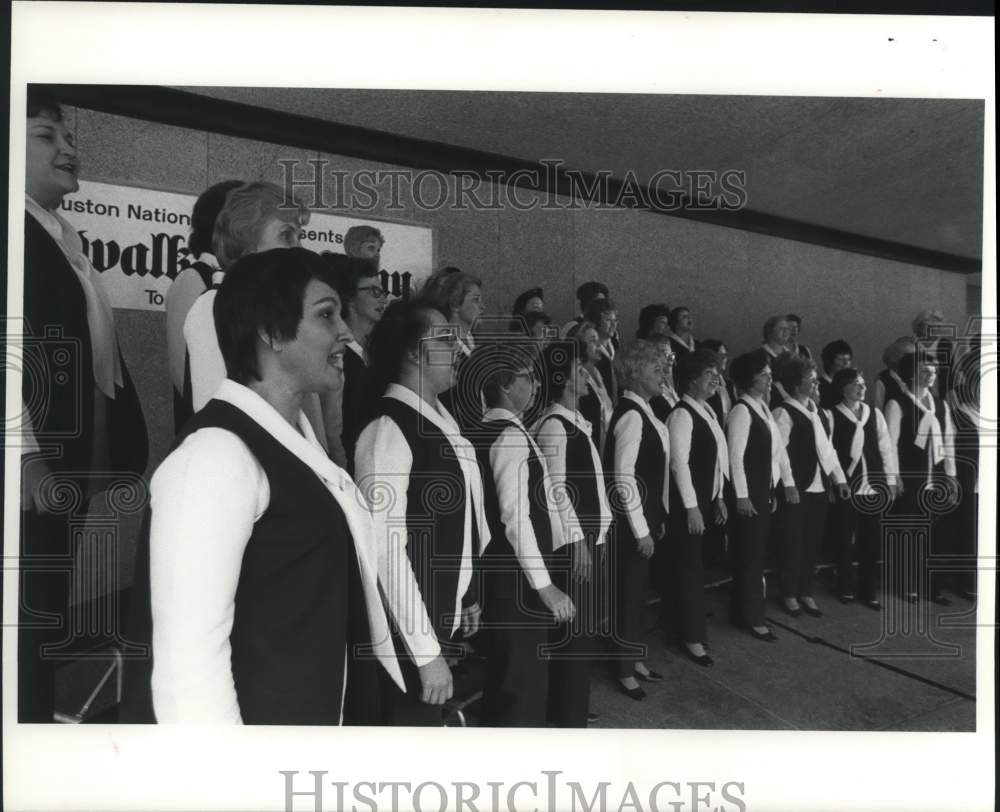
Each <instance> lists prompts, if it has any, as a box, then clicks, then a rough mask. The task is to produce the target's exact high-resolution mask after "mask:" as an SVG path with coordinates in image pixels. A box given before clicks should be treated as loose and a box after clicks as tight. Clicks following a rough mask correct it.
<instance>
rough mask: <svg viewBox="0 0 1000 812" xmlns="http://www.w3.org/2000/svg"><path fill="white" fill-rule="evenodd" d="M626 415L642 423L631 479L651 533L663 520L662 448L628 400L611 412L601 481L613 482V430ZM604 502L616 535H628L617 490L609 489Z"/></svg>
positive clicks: (636, 406)
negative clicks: (639, 419)
mask: <svg viewBox="0 0 1000 812" xmlns="http://www.w3.org/2000/svg"><path fill="white" fill-rule="evenodd" d="M628 412H635V413H636V414H638V415H639V417H640V418H641V419H642V438H641V439H640V441H639V454H638V456H637V457H636V459H635V478H636V484H637V486H638V487H639V498H640V499H641V500H642V515H643V516H644V517H645V519H646V524H647V525H648V526H649V531H650V532H651V533H655V532H656V530H657V528H659V526H660V525H661V524H663V520H664V519H665V518H666V510H665V509H664V507H663V488H664V486H665V485H666V483H665V482H664V477H665V476H666V472H665V470H664V462H665V460H664V454H663V444H662V443H661V442H660V435H659V433H658V432H657V430H656V427H655V426H654V425H653V423H652V422H651V421H650V419H649V418H648V417H647V416H646V413H645V411H643V409H642V408H641V407H640V406H639V404H637V403H636V402H635V401H633V400H632V399H631V398H626V397H623V398H622V399H621V400H620V401H618V406H616V407H615V412H614V414H613V415H612V416H611V423H610V425H609V426H608V439H607V443H606V444H605V446H604V477H605V480H606V482H607V483H608V485H609V486H611V485H613V483H614V481H615V426H617V425H618V421H619V420H621V418H622V417H623V416H624V415H626V414H627V413H628ZM608 495H609V499H608V501H609V502H610V504H611V512H612V514H613V515H614V517H615V519H616V523H617V525H618V528H619V532H624V533H629V534H631V532H632V530H631V525H629V522H628V516H627V515H626V511H625V505H624V503H623V502H622V499H621V496H622V495H621V494H619V493H618V489H617V488H614V487H611V488H610V493H609V494H608Z"/></svg>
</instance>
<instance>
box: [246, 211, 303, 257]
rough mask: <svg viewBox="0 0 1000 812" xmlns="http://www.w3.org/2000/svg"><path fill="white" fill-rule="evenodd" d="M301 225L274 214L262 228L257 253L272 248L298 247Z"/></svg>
mask: <svg viewBox="0 0 1000 812" xmlns="http://www.w3.org/2000/svg"><path fill="white" fill-rule="evenodd" d="M301 230H302V229H301V226H300V225H299V224H298V223H297V222H288V221H287V220H282V219H281V218H280V217H277V216H274V215H272V216H271V218H270V219H268V221H267V222H266V223H264V226H263V228H261V230H260V237H258V238H257V250H256V252H255V253H258V254H260V253H262V252H264V251H270V250H271V249H272V248H298V247H299V243H300V241H299V234H300V232H301Z"/></svg>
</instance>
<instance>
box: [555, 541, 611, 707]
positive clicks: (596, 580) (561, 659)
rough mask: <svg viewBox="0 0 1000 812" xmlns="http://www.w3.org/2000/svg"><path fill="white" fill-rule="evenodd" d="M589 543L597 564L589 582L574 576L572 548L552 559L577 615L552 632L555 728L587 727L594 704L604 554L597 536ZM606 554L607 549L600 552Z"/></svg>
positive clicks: (566, 548)
mask: <svg viewBox="0 0 1000 812" xmlns="http://www.w3.org/2000/svg"><path fill="white" fill-rule="evenodd" d="M580 543H581V544H587V545H588V550H589V552H590V554H591V560H592V562H593V566H592V569H591V577H590V579H589V580H588V581H584V582H580V581H577V580H575V579H574V578H573V577H572V572H571V569H570V567H571V559H570V555H569V547H563V548H562V549H561V550H559V551H557V552H556V553H555V554H554V555H553V556H552V560H551V561H549V575H550V577H551V578H552V581H553V583H554V584H555V585H556V586H558V587H559V588H560V589H561V590H563V591H564V592H565V593H566V594H567V595H569V596H570V598H571V599H572V601H573V605H574V606H575V607H576V615H575V616H574V618H573V621H572V622H571V623H568V624H567V623H561V624H559V625H558V626H556V627H555V628H554V629H552V630H551V631H550V633H549V645H548V646H547V648H546V652H547V654H548V658H549V694H548V716H547V718H548V722H549V724H550V725H552V726H553V727H586V726H587V709H588V707H589V704H590V668H591V661H592V660H593V658H594V656H595V654H597V653H598V649H597V642H598V640H599V637H600V633H601V629H602V628H603V625H604V617H603V611H602V608H601V600H600V587H601V583H602V569H603V567H602V559H603V554H602V555H598V554H597V552H596V551H595V548H594V544H593V539H591V540H590V541H584V542H580ZM600 552H601V553H603V550H601V551H600Z"/></svg>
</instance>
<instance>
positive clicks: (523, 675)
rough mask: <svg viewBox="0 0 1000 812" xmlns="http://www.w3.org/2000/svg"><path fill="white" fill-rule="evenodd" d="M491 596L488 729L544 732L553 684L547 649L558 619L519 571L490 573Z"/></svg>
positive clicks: (487, 608) (487, 612) (487, 610)
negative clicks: (524, 728) (546, 655)
mask: <svg viewBox="0 0 1000 812" xmlns="http://www.w3.org/2000/svg"><path fill="white" fill-rule="evenodd" d="M512 587H515V588H512ZM486 592H487V594H486V598H485V605H484V606H483V623H484V624H485V626H486V629H485V630H484V632H481V633H485V634H486V635H487V637H488V642H487V655H486V680H485V683H484V685H483V724H484V725H486V726H488V727H544V726H545V722H546V703H547V699H548V681H549V665H548V661H547V660H546V659H545V656H544V648H545V644H546V643H547V642H548V638H549V632H550V630H551V629H552V626H553V624H554V620H553V619H552V616H551V615H550V614H549V613H548V611H547V610H546V609H545V607H544V606H543V604H542V602H541V601H540V600H539V599H538V597H537V594H536V593H535V591H534V590H533V589H531V587H530V586H529V585H528V581H527V579H526V578H525V577H524V575H523V574H521V573H520V572H518V573H516V574H515V575H511V574H510V573H502V572H499V573H495V572H489V573H487V578H486Z"/></svg>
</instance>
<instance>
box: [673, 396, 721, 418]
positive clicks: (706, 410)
mask: <svg viewBox="0 0 1000 812" xmlns="http://www.w3.org/2000/svg"><path fill="white" fill-rule="evenodd" d="M681 400H683V401H684V402H685V403H687V404H688V405H689V406H691V407H692V408H693V409H694V410H695V411H697V412H699V413H700V414H701V416H702V417H704V418H705V419H706V420H711V421H713V422H715V423H716V424H717V423H718V422H719V421H718V420H716V418H715V412H713V411H712V407H711V406H709V405H708V404H707V403H705V404H701V403H699V402H698V401H697V400H695V399H694V398H693V397H691V396H690V395H684V397H682V398H681Z"/></svg>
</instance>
